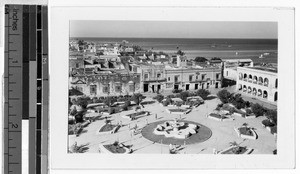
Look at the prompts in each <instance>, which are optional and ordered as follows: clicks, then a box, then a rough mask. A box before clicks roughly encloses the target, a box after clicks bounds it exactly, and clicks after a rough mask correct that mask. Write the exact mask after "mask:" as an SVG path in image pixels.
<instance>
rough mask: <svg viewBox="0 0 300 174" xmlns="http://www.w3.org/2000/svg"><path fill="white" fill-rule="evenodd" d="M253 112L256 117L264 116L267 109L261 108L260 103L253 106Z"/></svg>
mask: <svg viewBox="0 0 300 174" xmlns="http://www.w3.org/2000/svg"><path fill="white" fill-rule="evenodd" d="M251 110H252V112H253V113H254V115H255V116H262V115H263V114H264V112H265V109H264V107H263V106H261V105H260V104H258V103H255V104H253V105H252V106H251Z"/></svg>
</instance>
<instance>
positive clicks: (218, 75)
mask: <svg viewBox="0 0 300 174" xmlns="http://www.w3.org/2000/svg"><path fill="white" fill-rule="evenodd" d="M227 73H228V72H227ZM216 78H217V80H218V79H219V78H220V74H216Z"/></svg>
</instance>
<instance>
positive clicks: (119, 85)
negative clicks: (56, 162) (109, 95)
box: [115, 84, 122, 92]
mask: <svg viewBox="0 0 300 174" xmlns="http://www.w3.org/2000/svg"><path fill="white" fill-rule="evenodd" d="M115 90H116V92H121V90H122V86H121V84H117V85H116V87H115Z"/></svg>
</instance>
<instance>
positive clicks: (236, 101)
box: [230, 94, 246, 109]
mask: <svg viewBox="0 0 300 174" xmlns="http://www.w3.org/2000/svg"><path fill="white" fill-rule="evenodd" d="M230 102H231V103H232V104H233V105H234V106H235V107H236V108H237V109H241V108H244V107H245V106H246V102H245V101H244V100H243V98H242V96H241V94H236V95H233V96H232V97H231V101H230Z"/></svg>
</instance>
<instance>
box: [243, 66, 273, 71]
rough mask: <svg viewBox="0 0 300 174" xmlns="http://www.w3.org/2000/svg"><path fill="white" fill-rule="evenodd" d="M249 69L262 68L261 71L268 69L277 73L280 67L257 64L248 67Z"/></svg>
mask: <svg viewBox="0 0 300 174" xmlns="http://www.w3.org/2000/svg"><path fill="white" fill-rule="evenodd" d="M247 68H249V69H257V70H261V71H268V72H273V73H277V72H278V69H277V68H275V67H265V66H255V67H247Z"/></svg>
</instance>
